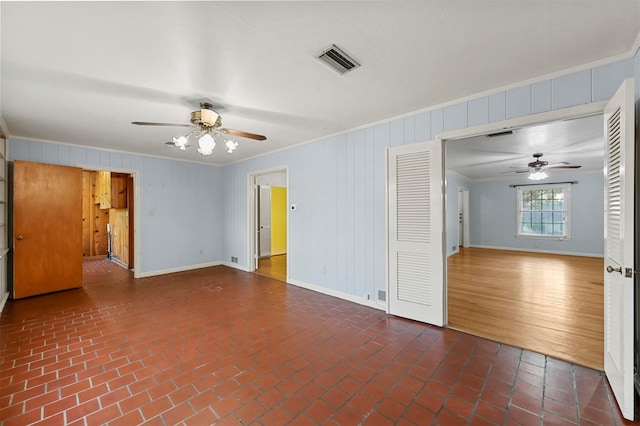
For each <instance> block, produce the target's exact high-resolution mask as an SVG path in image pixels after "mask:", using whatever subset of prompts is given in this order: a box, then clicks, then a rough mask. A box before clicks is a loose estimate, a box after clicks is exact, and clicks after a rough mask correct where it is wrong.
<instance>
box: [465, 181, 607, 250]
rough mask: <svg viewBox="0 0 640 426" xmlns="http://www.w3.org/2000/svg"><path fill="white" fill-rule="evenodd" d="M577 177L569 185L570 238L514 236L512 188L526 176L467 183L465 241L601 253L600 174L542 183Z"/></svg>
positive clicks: (516, 247)
mask: <svg viewBox="0 0 640 426" xmlns="http://www.w3.org/2000/svg"><path fill="white" fill-rule="evenodd" d="M573 180H577V181H578V182H579V183H578V184H577V185H573V186H572V187H571V207H570V208H571V214H570V220H571V239H569V240H563V241H558V240H545V239H539V238H538V239H531V238H516V237H515V234H516V226H517V225H516V216H517V213H516V190H515V189H514V188H510V187H509V185H511V184H515V185H519V184H529V183H531V181H528V180H527V179H526V178H514V179H510V180H495V181H480V182H478V181H476V182H471V190H470V194H469V212H470V217H469V224H470V227H469V230H470V232H469V240H470V241H469V242H470V244H471V245H472V246H481V247H494V248H512V249H517V250H542V251H550V252H561V253H567V254H585V255H593V256H602V255H603V254H604V190H603V188H604V178H603V175H602V173H594V174H583V175H576V176H568V175H566V176H565V175H563V176H562V177H560V178H555V179H549V181H548V182H547V181H546V180H545V182H544V183H545V184H551V183H554V182H566V181H573Z"/></svg>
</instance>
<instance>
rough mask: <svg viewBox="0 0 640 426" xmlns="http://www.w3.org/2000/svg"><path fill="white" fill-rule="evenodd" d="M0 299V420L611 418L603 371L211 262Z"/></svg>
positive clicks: (96, 266) (103, 270)
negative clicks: (211, 265) (179, 270)
mask: <svg viewBox="0 0 640 426" xmlns="http://www.w3.org/2000/svg"><path fill="white" fill-rule="evenodd" d="M85 271H86V272H85V278H86V279H85V282H86V285H85V287H84V288H83V289H81V290H69V291H65V292H60V293H55V294H49V295H45V296H38V297H33V298H29V299H23V300H17V301H9V302H7V305H6V306H5V308H4V310H3V312H2V316H1V317H0V369H1V370H0V371H1V372H0V419H1V420H0V423H2V424H3V425H6V426H10V425H28V424H43V425H44V424H46V425H99V424H108V425H135V424H148V425H177V424H180V425H208V424H220V425H242V424H245V425H248V424H255V425H284V424H291V425H321V424H323V425H324V424H327V425H336V424H337V425H356V424H364V425H376V426H377V425H380V426H383V425H393V424H397V425H428V424H439V425H468V424H469V425H505V424H506V425H512V424H514V425H515V424H522V425H534V424H535V425H540V424H545V425H565V424H566V425H571V424H577V425H619V424H624V422H623V421H622V419H621V417H620V414H619V412H618V410H617V408H615V406H614V404H613V402H612V401H613V397H612V394H611V391H610V389H609V387H608V385H607V382H606V379H605V378H604V377H603V375H602V374H601V373H600V372H598V371H594V370H590V369H587V368H583V367H579V366H575V365H571V364H568V363H566V362H562V361H558V360H555V359H552V358H549V357H545V356H543V355H539V354H536V353H533V352H529V351H525V350H521V349H517V348H514V347H510V346H506V345H501V344H498V343H495V342H491V341H488V340H484V339H481V338H477V337H473V336H470V335H467V334H464V333H459V332H456V331H452V330H446V329H441V328H436V327H431V326H428V325H425V324H421V323H416V322H413V321H409V320H404V319H400V318H395V317H391V316H388V315H386V314H385V313H384V312H381V311H378V310H375V309H371V308H367V307H364V306H360V305H356V304H353V303H349V302H346V301H342V300H339V299H335V298H332V297H328V296H324V295H321V294H318V293H314V292H311V291H308V290H304V289H301V288H297V287H295V286H291V285H286V284H284V283H282V282H280V281H275V280H271V279H268V278H265V277H261V276H258V275H254V274H248V273H244V272H239V271H236V270H233V269H230V268H226V267H215V268H207V269H201V270H197V271H191V272H184V273H176V274H171V275H164V276H158V277H152V278H145V279H139V280H134V279H133V278H131V276H130V274H129V272H128V271H125V270H123V269H120V268H119V267H117V266H115V265H112V264H110V263H109V262H107V261H101V262H100V263H93V262H92V263H91V264H87V266H86V268H85Z"/></svg>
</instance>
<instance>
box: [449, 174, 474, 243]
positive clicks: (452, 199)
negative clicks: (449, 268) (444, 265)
mask: <svg viewBox="0 0 640 426" xmlns="http://www.w3.org/2000/svg"><path fill="white" fill-rule="evenodd" d="M446 181H447V182H446V185H447V187H446V195H447V200H446V202H447V204H446V212H447V217H446V220H445V222H446V226H447V245H446V247H447V255H450V254H453V253H455V252H457V251H458V245H459V241H460V235H459V231H458V226H459V223H458V189H459V188H467V189H470V182H469V181H468V180H466V179H463V178H462V177H460V176H457V175H454V174H451V173H447V174H446Z"/></svg>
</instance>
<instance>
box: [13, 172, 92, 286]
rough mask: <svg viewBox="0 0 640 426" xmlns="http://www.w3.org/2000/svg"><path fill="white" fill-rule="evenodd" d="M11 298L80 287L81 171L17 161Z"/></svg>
mask: <svg viewBox="0 0 640 426" xmlns="http://www.w3.org/2000/svg"><path fill="white" fill-rule="evenodd" d="M13 170H14V178H13V182H14V190H13V258H14V265H13V268H14V279H13V298H14V299H19V298H21V297H28V296H35V295H38V294H45V293H51V292H54V291H59V290H66V289H70V288H78V287H82V170H81V169H78V168H75V167H65V166H56V165H52V164H40V163H30V162H26V161H15V162H14V166H13Z"/></svg>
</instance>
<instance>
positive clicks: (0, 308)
mask: <svg viewBox="0 0 640 426" xmlns="http://www.w3.org/2000/svg"><path fill="white" fill-rule="evenodd" d="M7 300H9V292H7V294H5V295H4V297H3V298H2V300H0V312H2V310H3V309H4V305H5V303H7Z"/></svg>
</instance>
